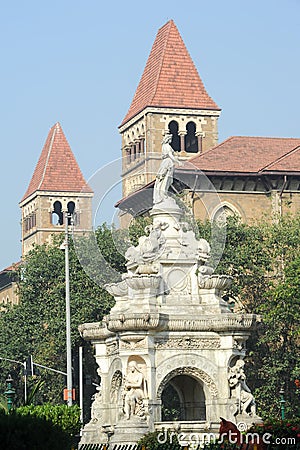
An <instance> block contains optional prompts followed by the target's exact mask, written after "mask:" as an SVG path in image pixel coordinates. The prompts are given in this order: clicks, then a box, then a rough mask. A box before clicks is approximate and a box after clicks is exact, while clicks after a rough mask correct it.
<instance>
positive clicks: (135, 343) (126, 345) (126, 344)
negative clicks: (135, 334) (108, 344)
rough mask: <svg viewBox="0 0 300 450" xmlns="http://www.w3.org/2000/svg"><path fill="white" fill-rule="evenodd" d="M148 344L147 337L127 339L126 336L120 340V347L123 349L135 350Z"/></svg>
mask: <svg viewBox="0 0 300 450" xmlns="http://www.w3.org/2000/svg"><path fill="white" fill-rule="evenodd" d="M145 346H146V339H145V338H143V339H140V340H136V339H128V341H127V340H125V339H124V338H123V339H122V341H121V342H120V347H121V348H122V349H126V350H134V349H137V348H145Z"/></svg>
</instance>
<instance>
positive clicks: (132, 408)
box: [123, 360, 146, 420]
mask: <svg viewBox="0 0 300 450" xmlns="http://www.w3.org/2000/svg"><path fill="white" fill-rule="evenodd" d="M145 389H146V383H145V378H144V375H143V373H142V372H141V370H140V369H139V368H138V364H137V362H136V361H134V360H132V361H130V362H129V363H128V367H127V374H126V375H125V377H124V380H123V409H124V414H125V418H126V419H127V420H130V419H131V418H133V417H134V416H136V417H139V418H140V419H145V405H144V398H145V397H146V393H145Z"/></svg>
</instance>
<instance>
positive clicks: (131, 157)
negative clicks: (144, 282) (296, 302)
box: [116, 20, 300, 226]
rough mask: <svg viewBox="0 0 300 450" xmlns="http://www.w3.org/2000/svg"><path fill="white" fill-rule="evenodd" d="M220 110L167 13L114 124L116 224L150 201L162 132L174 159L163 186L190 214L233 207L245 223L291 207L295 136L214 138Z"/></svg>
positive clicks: (214, 214)
mask: <svg viewBox="0 0 300 450" xmlns="http://www.w3.org/2000/svg"><path fill="white" fill-rule="evenodd" d="M220 112H221V110H220V108H219V107H218V105H217V104H216V103H215V101H214V100H213V99H212V98H211V97H210V96H209V95H208V93H207V91H206V89H205V87H204V84H203V82H202V80H201V78H200V76H199V74H198V72H197V69H196V67H195V65H194V63H193V61H192V59H191V57H190V55H189V53H188V51H187V49H186V47H185V45H184V42H183V40H182V38H181V36H180V34H179V32H178V30H177V28H176V25H175V24H174V22H173V21H172V20H170V21H169V22H167V23H166V24H165V25H164V26H163V27H162V28H160V30H159V31H158V33H157V36H156V39H155V41H154V44H153V47H152V49H151V52H150V55H149V58H148V61H147V63H146V67H145V69H144V72H143V75H142V77H141V80H140V82H139V84H138V87H137V89H136V92H135V95H134V98H133V100H132V103H131V105H130V108H129V110H128V112H127V114H126V116H125V118H124V119H123V121H122V123H121V125H120V127H119V130H120V133H121V136H122V157H123V174H122V176H123V198H122V199H121V200H120V201H119V202H118V203H117V204H116V206H117V207H118V208H119V209H120V220H121V223H122V225H123V226H125V225H126V224H127V223H128V222H129V221H130V218H131V217H132V216H138V215H143V214H146V213H147V212H148V211H149V210H150V209H151V208H152V206H153V205H152V189H153V184H154V179H155V173H156V169H157V159H160V155H159V152H160V151H161V141H162V137H163V135H164V134H167V133H171V134H172V136H173V138H172V143H171V145H172V147H173V149H174V150H175V152H176V154H177V157H178V159H179V160H180V161H181V166H179V167H178V168H177V170H176V171H175V177H174V178H175V179H177V182H174V183H173V186H172V188H171V189H172V190H173V192H174V193H175V194H178V193H180V194H182V195H183V196H184V197H185V200H186V203H187V205H188V206H189V207H190V209H191V212H192V213H193V215H194V216H195V217H196V218H198V219H201V220H206V219H208V220H224V218H225V217H226V216H227V215H238V216H240V218H241V220H242V221H244V222H246V223H253V222H255V221H257V220H261V219H263V218H268V219H270V218H276V217H278V216H279V215H282V214H285V213H292V214H294V213H296V212H297V211H298V209H299V205H300V196H299V192H300V139H294V138H275V137H248V136H232V137H229V138H228V139H226V140H225V141H224V142H221V143H218V118H219V116H220ZM216 197H217V198H218V201H217V202H216V200H215V199H216Z"/></svg>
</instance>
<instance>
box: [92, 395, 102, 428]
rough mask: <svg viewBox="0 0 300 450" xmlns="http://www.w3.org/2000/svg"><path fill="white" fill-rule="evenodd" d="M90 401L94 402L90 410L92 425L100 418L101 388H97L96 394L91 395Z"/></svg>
mask: <svg viewBox="0 0 300 450" xmlns="http://www.w3.org/2000/svg"><path fill="white" fill-rule="evenodd" d="M92 399H93V400H94V401H93V403H92V408H91V421H92V423H96V422H98V421H99V420H101V418H102V411H101V402H102V392H101V386H97V390H96V393H95V394H94V395H93V397H92Z"/></svg>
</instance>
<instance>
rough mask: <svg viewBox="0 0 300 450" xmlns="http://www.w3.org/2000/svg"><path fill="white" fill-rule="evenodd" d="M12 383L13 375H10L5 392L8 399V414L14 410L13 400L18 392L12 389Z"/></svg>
mask: <svg viewBox="0 0 300 450" xmlns="http://www.w3.org/2000/svg"><path fill="white" fill-rule="evenodd" d="M12 383H13V379H12V377H11V375H10V374H9V375H8V377H7V380H6V384H7V389H6V391H5V392H4V394H5V395H6V397H7V409H8V412H10V411H11V409H12V406H13V398H14V395H15V392H16V391H15V390H14V388H13V387H12Z"/></svg>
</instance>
